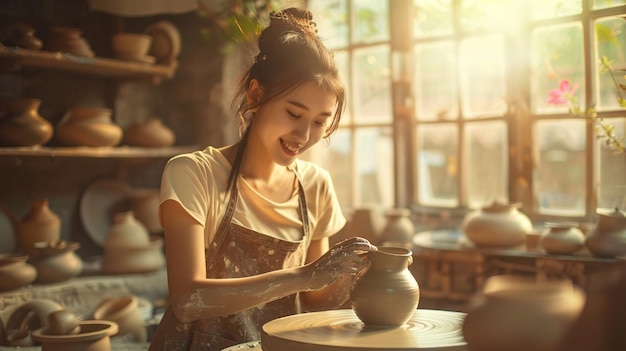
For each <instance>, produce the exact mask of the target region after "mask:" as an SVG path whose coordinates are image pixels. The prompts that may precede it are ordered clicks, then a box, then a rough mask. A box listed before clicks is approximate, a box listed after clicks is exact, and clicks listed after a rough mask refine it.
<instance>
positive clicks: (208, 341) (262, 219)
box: [150, 8, 376, 351]
mask: <svg viewBox="0 0 626 351" xmlns="http://www.w3.org/2000/svg"><path fill="white" fill-rule="evenodd" d="M258 44H259V51H260V52H259V54H258V55H257V56H256V57H255V60H254V63H253V64H252V66H251V67H250V68H249V70H248V71H247V73H246V75H245V76H244V77H243V79H242V81H241V84H240V86H239V90H238V93H237V96H236V101H238V104H239V110H238V112H239V115H240V117H241V119H242V130H241V131H242V138H241V140H240V141H239V142H238V143H236V144H234V145H230V146H226V147H223V148H213V147H208V148H206V149H205V150H203V151H198V152H194V153H190V154H183V155H179V156H176V157H174V158H172V159H171V160H170V161H169V162H168V164H167V166H166V167H165V169H164V172H163V178H162V186H161V206H160V218H161V224H162V226H163V229H164V232H165V250H166V256H167V270H168V287H169V293H170V301H169V306H168V309H167V310H166V312H165V315H164V317H163V319H162V321H161V323H160V325H159V327H158V329H157V331H156V333H155V335H154V337H153V340H152V344H151V347H150V350H168V351H171V350H221V349H223V348H225V347H228V346H231V345H234V344H238V343H243V342H246V341H251V340H259V339H260V336H261V335H260V329H261V327H262V325H263V324H264V323H265V322H267V321H270V320H272V319H275V318H278V317H281V316H285V315H290V314H294V313H298V312H300V311H307V310H319V309H330V308H336V307H338V306H340V305H341V304H342V303H343V302H345V301H346V300H347V298H348V292H349V287H350V284H351V280H352V277H353V276H354V275H355V274H356V273H357V272H358V271H360V270H361V269H363V268H364V265H365V263H364V260H363V259H362V254H363V253H365V252H367V251H371V250H376V247H374V246H372V245H370V243H369V242H368V241H367V240H365V239H362V238H351V239H348V240H345V241H343V242H340V243H338V244H336V245H335V246H333V247H332V248H330V249H329V237H330V236H332V235H334V234H336V233H337V232H339V231H340V230H341V229H342V228H343V226H344V225H345V222H346V220H345V218H344V217H343V215H342V214H341V210H340V207H339V204H338V201H337V198H336V195H335V194H334V190H333V186H332V183H331V178H330V176H329V174H328V172H326V171H325V170H323V169H321V168H319V167H318V166H316V165H314V164H311V163H309V162H305V161H302V160H299V159H298V157H299V156H300V154H301V153H302V152H304V151H305V150H307V149H308V148H310V147H311V146H313V145H314V144H316V143H317V142H319V141H320V140H322V139H323V138H327V137H329V136H330V135H331V134H332V133H333V132H334V131H335V130H336V129H337V125H338V123H339V119H340V117H341V113H342V110H343V106H344V95H345V91H344V86H343V84H342V82H341V80H340V78H339V75H338V71H337V67H336V66H335V64H334V62H333V57H332V55H331V53H330V52H329V51H328V50H327V49H326V48H325V47H324V45H323V44H322V42H321V41H320V39H319V38H318V37H317V34H316V30H315V23H314V22H312V16H311V14H310V12H308V11H306V10H300V9H295V8H291V9H287V10H284V11H282V12H273V13H272V14H271V15H270V25H269V26H268V27H267V28H265V29H264V30H263V32H262V33H261V35H260V36H259V39H258Z"/></svg>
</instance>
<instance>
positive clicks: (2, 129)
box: [0, 98, 54, 146]
mask: <svg viewBox="0 0 626 351" xmlns="http://www.w3.org/2000/svg"><path fill="white" fill-rule="evenodd" d="M40 105H41V100H39V99H28V98H16V99H0V146H33V145H44V144H45V143H47V142H48V141H49V140H50V139H51V138H52V134H53V132H54V131H53V127H52V124H51V123H50V122H48V121H47V120H46V119H45V118H43V117H41V115H39V111H38V109H39V106H40Z"/></svg>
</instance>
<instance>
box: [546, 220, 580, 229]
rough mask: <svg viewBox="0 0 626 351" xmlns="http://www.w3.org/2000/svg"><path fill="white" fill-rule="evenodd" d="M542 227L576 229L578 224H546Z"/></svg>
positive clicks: (563, 222) (568, 222) (570, 222)
mask: <svg viewBox="0 0 626 351" xmlns="http://www.w3.org/2000/svg"><path fill="white" fill-rule="evenodd" d="M544 226H545V227H546V228H550V229H570V228H575V229H578V223H577V222H573V221H562V222H546V223H545V224H544Z"/></svg>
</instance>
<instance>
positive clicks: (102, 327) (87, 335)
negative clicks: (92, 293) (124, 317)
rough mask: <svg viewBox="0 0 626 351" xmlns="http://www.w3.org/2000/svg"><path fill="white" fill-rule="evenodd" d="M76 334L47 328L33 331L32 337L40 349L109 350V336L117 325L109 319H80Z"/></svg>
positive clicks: (63, 350)
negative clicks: (53, 331) (62, 332)
mask: <svg viewBox="0 0 626 351" xmlns="http://www.w3.org/2000/svg"><path fill="white" fill-rule="evenodd" d="M79 327H80V331H79V332H78V333H76V334H68V335H55V334H51V333H50V331H49V330H48V329H47V328H39V329H36V330H34V331H33V333H32V337H33V339H35V340H37V341H38V342H39V343H41V351H111V338H110V337H111V336H112V335H115V333H117V330H118V327H117V324H116V323H115V322H110V321H94V320H91V321H82V322H80V323H79Z"/></svg>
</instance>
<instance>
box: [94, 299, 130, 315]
mask: <svg viewBox="0 0 626 351" xmlns="http://www.w3.org/2000/svg"><path fill="white" fill-rule="evenodd" d="M138 306H139V299H138V298H137V297H136V296H134V295H126V296H120V297H112V298H109V299H106V300H104V301H102V303H100V305H99V306H98V307H96V310H95V311H94V313H93V317H94V318H95V319H97V320H116V319H119V318H120V317H121V316H122V315H124V314H126V313H128V311H131V310H133V309H135V308H137V307H138Z"/></svg>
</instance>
